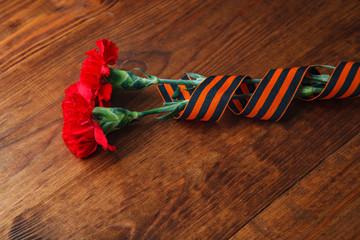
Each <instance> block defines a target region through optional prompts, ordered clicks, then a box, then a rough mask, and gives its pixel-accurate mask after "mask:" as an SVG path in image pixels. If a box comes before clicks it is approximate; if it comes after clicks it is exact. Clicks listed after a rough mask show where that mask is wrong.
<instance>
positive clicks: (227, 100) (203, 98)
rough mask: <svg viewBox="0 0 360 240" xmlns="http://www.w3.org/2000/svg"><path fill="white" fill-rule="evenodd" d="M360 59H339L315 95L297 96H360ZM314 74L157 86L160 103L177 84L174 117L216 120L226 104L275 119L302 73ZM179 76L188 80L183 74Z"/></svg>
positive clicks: (276, 73) (308, 69) (278, 72)
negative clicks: (181, 105)
mask: <svg viewBox="0 0 360 240" xmlns="http://www.w3.org/2000/svg"><path fill="white" fill-rule="evenodd" d="M359 67H360V62H340V63H339V64H338V65H337V66H336V68H335V69H334V70H333V72H332V74H331V76H330V79H329V81H328V83H327V84H326V86H325V87H324V89H323V91H322V92H321V93H319V94H317V95H315V96H310V97H305V98H301V99H302V100H305V101H311V100H315V99H318V100H320V99H332V98H335V99H340V98H348V97H357V96H359V95H360V69H359ZM309 73H311V74H312V75H318V74H319V71H318V70H317V69H316V67H313V66H305V67H294V68H285V69H282V68H279V69H271V70H270V71H268V72H267V73H266V74H265V76H264V77H263V78H262V80H261V81H260V83H258V84H253V83H250V84H249V83H244V80H245V79H250V77H248V76H246V75H240V76H228V75H218V76H210V77H207V78H206V79H205V80H204V81H203V82H202V83H201V84H199V85H198V86H197V87H196V88H195V90H193V91H187V90H185V89H189V88H191V86H188V85H186V86H185V85H176V84H161V85H158V86H157V88H158V90H159V93H160V95H161V97H162V99H163V100H164V102H172V101H173V100H174V99H172V95H173V93H174V92H175V91H176V89H177V88H178V87H179V88H180V92H179V94H177V98H176V99H177V100H188V103H187V105H186V106H185V109H184V110H183V111H181V112H180V114H179V115H178V116H177V117H176V118H177V119H186V120H201V121H218V120H219V119H220V118H221V116H222V114H223V113H224V111H225V109H226V107H228V108H229V109H230V110H231V111H232V112H233V113H234V114H236V115H241V116H244V117H249V118H256V119H262V120H271V121H278V120H279V119H280V118H281V117H282V116H283V115H284V113H285V111H286V109H287V108H288V107H289V104H290V103H291V101H292V100H293V99H294V96H295V93H296V92H297V90H298V88H299V86H300V85H302V81H303V79H304V77H305V76H306V75H309ZM182 79H190V77H189V76H187V75H186V76H184V77H183V78H182ZM248 93H253V94H252V95H251V97H250V98H248V99H232V96H233V95H234V94H236V95H238V94H248Z"/></svg>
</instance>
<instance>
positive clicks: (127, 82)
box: [107, 69, 156, 90]
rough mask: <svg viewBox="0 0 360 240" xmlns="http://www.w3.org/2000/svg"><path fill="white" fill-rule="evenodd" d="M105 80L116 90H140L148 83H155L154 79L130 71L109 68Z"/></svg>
mask: <svg viewBox="0 0 360 240" xmlns="http://www.w3.org/2000/svg"><path fill="white" fill-rule="evenodd" d="M107 80H108V81H109V83H111V85H112V86H113V88H114V89H117V90H140V89H143V88H145V87H148V86H149V85H152V84H156V82H155V81H152V80H149V79H146V78H142V77H139V76H137V75H136V74H134V73H132V72H130V71H124V70H117V69H110V74H109V76H108V77H107Z"/></svg>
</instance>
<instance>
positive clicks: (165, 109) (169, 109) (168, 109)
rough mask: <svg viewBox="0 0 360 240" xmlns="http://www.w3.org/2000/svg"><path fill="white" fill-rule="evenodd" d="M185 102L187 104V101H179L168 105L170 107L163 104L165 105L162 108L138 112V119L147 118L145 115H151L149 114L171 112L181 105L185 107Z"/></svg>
mask: <svg viewBox="0 0 360 240" xmlns="http://www.w3.org/2000/svg"><path fill="white" fill-rule="evenodd" d="M187 102H188V100H181V101H176V102H173V103H170V105H168V104H164V105H165V106H164V107H160V108H154V109H150V110H146V111H142V112H139V117H143V116H147V115H151V114H157V113H165V112H172V111H174V110H176V108H177V107H179V106H181V105H184V106H185V105H186V103H187Z"/></svg>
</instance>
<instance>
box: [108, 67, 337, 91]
mask: <svg viewBox="0 0 360 240" xmlns="http://www.w3.org/2000/svg"><path fill="white" fill-rule="evenodd" d="M312 67H325V68H331V69H333V68H335V67H333V66H328V65H313V66H312ZM138 70H139V71H141V72H142V73H143V74H144V75H146V77H147V78H143V77H139V76H137V75H136V74H134V73H132V72H129V71H124V70H116V69H110V74H109V76H108V77H107V80H108V82H109V83H111V85H112V86H113V88H114V89H118V90H139V89H143V88H145V87H148V86H150V85H157V84H177V85H191V86H198V85H200V83H202V82H203V81H204V80H205V79H206V77H204V76H201V75H199V74H196V73H189V74H188V75H189V76H190V77H191V78H193V79H191V80H177V79H162V78H158V77H156V76H152V75H149V74H147V73H145V72H143V71H142V70H140V69H138ZM329 78H330V76H329V75H328V74H319V75H313V76H310V77H304V81H303V83H311V84H322V85H325V84H326V83H327V82H328V81H329ZM260 82H261V79H245V80H244V81H243V83H245V84H258V83H260Z"/></svg>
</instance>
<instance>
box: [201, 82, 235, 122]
mask: <svg viewBox="0 0 360 240" xmlns="http://www.w3.org/2000/svg"><path fill="white" fill-rule="evenodd" d="M229 77H230V76H223V77H222V78H221V79H220V80H219V81H218V82H217V83H216V84H215V85H214V86H213V87H212V88H211V89H209V91H208V92H207V94H206V97H205V99H204V102H203V103H202V105H201V108H200V111H199V113H198V114H197V115H196V117H195V118H194V120H200V119H202V118H203V117H204V116H205V114H206V113H207V111H208V109H209V107H210V105H211V103H212V100H213V99H214V97H215V95H216V93H217V92H218V91H219V89H220V88H221V87H222V86H223V85H224V84H225V82H226V80H227V79H228V78H229Z"/></svg>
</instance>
